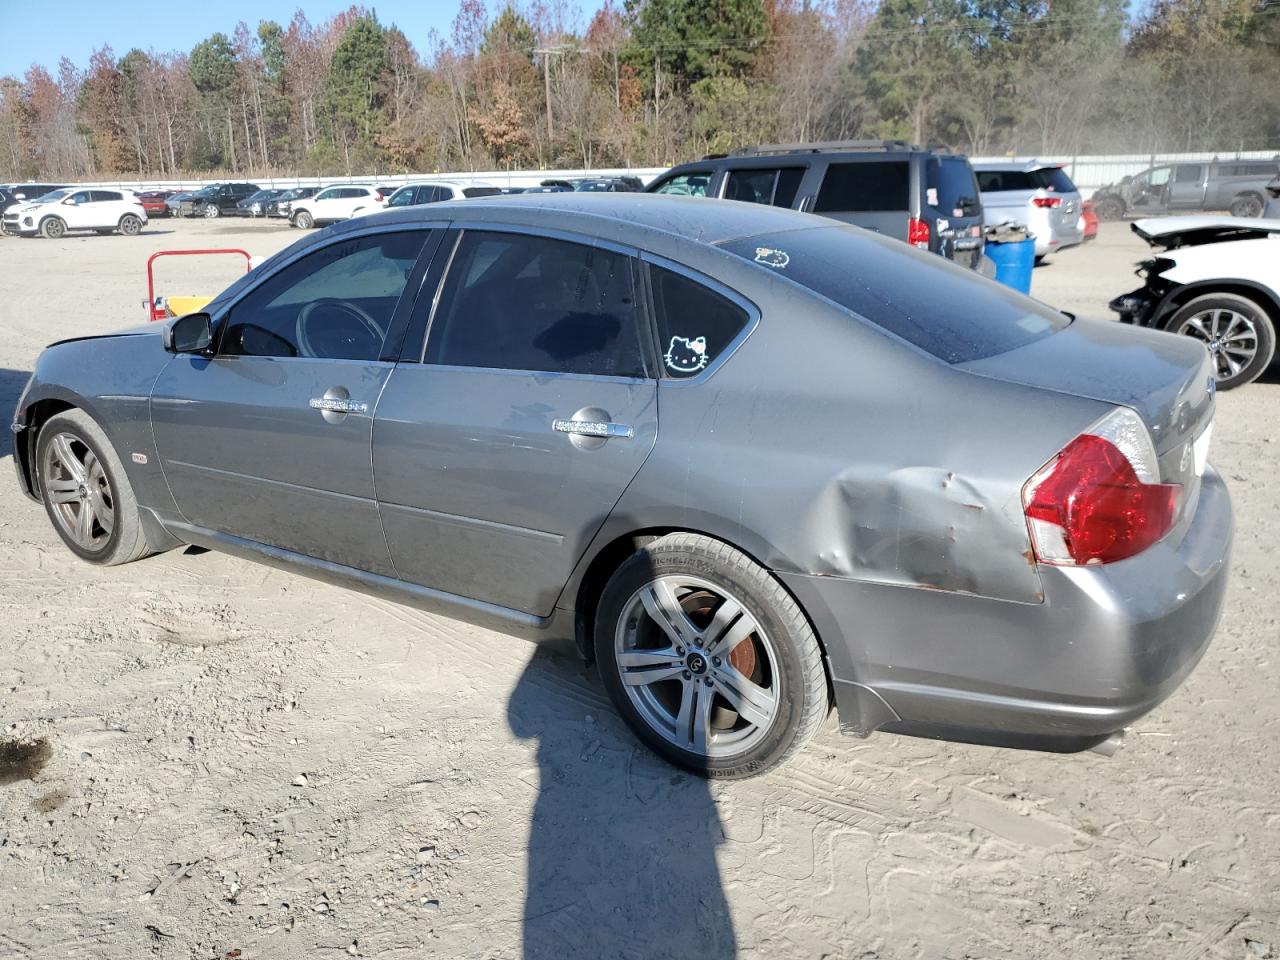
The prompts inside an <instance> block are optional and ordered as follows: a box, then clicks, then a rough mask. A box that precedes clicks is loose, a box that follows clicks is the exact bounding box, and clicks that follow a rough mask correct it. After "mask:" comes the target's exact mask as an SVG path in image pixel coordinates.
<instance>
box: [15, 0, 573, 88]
mask: <svg viewBox="0 0 1280 960" xmlns="http://www.w3.org/2000/svg"><path fill="white" fill-rule="evenodd" d="M362 5H363V6H366V7H370V8H372V9H373V10H375V11H376V12H377V14H378V19H379V20H380V21H381V22H382V23H384V24H388V25H389V24H392V23H394V24H396V25H397V26H398V27H400V29H401V30H403V31H404V32H405V34H406V36H408V38H409V40H410V42H411V43H413V45H414V46H415V47H417V48H418V50H419V51H420V52H421V51H423V50H424V49H425V48H426V46H427V33H428V32H429V31H430V30H431V29H432V28H434V29H436V30H439V31H440V33H442V34H444V35H448V33H449V27H450V24H452V23H453V18H454V16H455V15H456V13H457V11H458V3H457V0H417V2H413V0H398V2H386V0H383V2H368V3H364V4H362ZM349 6H351V0H346V2H342V0H305V2H300V0H252V2H247V0H221V2H217V0H212V2H211V0H205V2H201V0H118V2H113V0H96V2H89V0H52V2H50V3H49V4H48V5H44V4H35V3H32V2H31V0H0V22H3V23H4V24H5V29H4V35H5V40H4V43H3V44H0V76H5V75H9V74H12V75H19V76H20V75H21V74H22V73H24V72H25V71H26V69H27V67H29V66H30V65H31V64H33V63H39V64H43V65H44V66H45V67H48V68H49V70H50V72H54V71H55V70H56V67H57V63H58V60H59V59H61V58H62V57H64V56H65V57H70V58H71V61H72V62H73V63H74V64H75V65H76V66H78V67H80V68H82V69H83V68H84V67H85V66H87V65H88V62H89V55H90V54H91V53H92V52H93V51H94V50H96V49H97V48H98V47H101V46H102V45H103V44H104V43H105V44H110V46H111V48H112V49H113V50H114V51H115V53H116V56H118V57H119V56H123V55H124V54H125V53H127V52H128V51H129V50H130V49H131V48H133V47H140V48H142V49H143V50H148V49H154V50H156V51H157V52H162V53H165V52H169V51H173V50H182V51H189V50H190V49H191V48H192V47H194V46H195V45H196V44H197V43H199V42H200V41H201V40H203V39H204V38H205V37H207V36H209V34H211V33H215V32H216V31H219V30H221V31H222V32H224V33H226V34H227V35H230V34H231V31H232V30H234V29H235V25H236V24H237V23H238V22H239V21H241V20H244V21H245V22H246V23H248V24H249V26H250V27H256V26H257V25H258V21H259V20H277V21H279V22H280V23H281V24H286V23H288V22H289V21H290V20H291V19H292V18H293V14H294V12H295V11H296V10H297V9H298V8H299V7H301V8H302V9H303V10H304V11H305V13H306V15H307V19H309V20H310V21H311V22H312V23H317V24H318V23H322V22H323V21H325V20H327V19H328V18H329V17H331V16H333V15H334V14H335V13H338V12H340V11H342V10H345V9H347V7H349ZM495 6H497V3H496V2H494V0H490V3H489V7H490V8H491V9H492V8H493V7H495ZM567 6H568V7H570V8H571V9H572V8H577V9H579V10H581V9H583V7H584V5H583V4H582V3H572V2H571V3H569V4H567ZM29 21H38V22H36V23H32V24H31V28H30V29H24V28H23V27H22V26H21V25H22V24H23V23H26V22H29Z"/></svg>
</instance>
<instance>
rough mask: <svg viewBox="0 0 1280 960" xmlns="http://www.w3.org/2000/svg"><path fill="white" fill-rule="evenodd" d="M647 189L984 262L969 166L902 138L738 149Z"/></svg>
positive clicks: (963, 261) (674, 172)
mask: <svg viewBox="0 0 1280 960" xmlns="http://www.w3.org/2000/svg"><path fill="white" fill-rule="evenodd" d="M647 190H648V192H649V193H667V194H685V195H688V196H694V197H721V198H724V199H726V200H745V201H747V202H748V203H768V204H772V205H773V206H775V207H790V208H791V209H793V210H803V211H805V212H808V213H816V214H820V215H821V216H824V217H830V218H831V219H833V220H842V221H844V222H845V223H853V224H857V225H858V226H860V227H866V228H867V229H868V230H874V231H875V232H876V233H883V234H884V235H885V236H889V237H896V238H897V239H899V240H905V241H906V242H907V243H910V244H911V245H912V246H915V247H920V248H921V249H924V250H931V251H933V252H934V253H939V254H941V255H942V256H944V257H946V258H947V259H949V260H953V261H955V262H956V263H958V264H960V265H962V266H966V267H973V268H977V267H978V265H979V263H980V262H981V260H982V248H983V239H982V201H981V200H980V199H979V194H978V183H977V180H976V179H975V178H974V175H973V169H972V168H971V167H970V166H969V160H968V159H967V158H966V157H964V156H961V155H959V154H954V153H949V152H947V151H943V150H933V149H926V148H924V147H920V146H916V145H914V144H910V143H907V142H905V141H902V140H841V141H836V142H833V143H811V144H801V143H783V144H766V145H763V146H757V147H744V148H742V149H741V150H735V151H734V152H733V153H730V154H727V155H726V154H712V155H710V156H708V157H704V158H703V159H702V160H699V161H697V162H695V163H684V164H681V165H680V166H678V167H672V168H671V169H670V170H668V171H667V172H666V173H664V174H662V176H660V177H658V179H657V180H655V181H654V182H653V183H652V184H650V185H649V187H648V188H647Z"/></svg>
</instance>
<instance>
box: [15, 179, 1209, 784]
mask: <svg viewBox="0 0 1280 960" xmlns="http://www.w3.org/2000/svg"><path fill="white" fill-rule="evenodd" d="M1213 413H1214V378H1213V370H1212V368H1211V366H1210V362H1209V355H1208V353H1207V351H1206V350H1205V349H1204V347H1203V346H1202V345H1201V344H1199V343H1195V342H1193V341H1191V340H1190V339H1188V338H1185V337H1176V336H1171V335H1169V334H1166V333H1161V332H1157V331H1152V330H1145V329H1134V328H1130V327H1125V326H1122V325H1119V324H1111V323H1095V322H1087V321H1084V320H1077V319H1074V318H1072V317H1070V316H1067V315H1064V314H1061V313H1058V312H1055V311H1054V310H1052V309H1049V308H1047V307H1045V306H1044V305H1043V304H1040V303H1038V302H1037V301H1034V300H1031V299H1029V298H1027V297H1023V296H1021V295H1019V294H1016V293H1013V292H1011V291H1009V290H1007V289H1006V288H1004V287H1000V286H997V285H996V284H994V283H992V282H989V281H987V280H985V279H983V278H981V277H979V276H977V275H976V274H974V273H973V272H972V271H969V270H964V269H961V268H959V267H956V266H954V265H952V264H949V263H947V262H945V261H943V260H942V259H940V258H938V257H934V256H930V255H928V254H926V253H922V252H919V251H916V250H913V249H911V248H910V247H908V246H906V245H905V244H901V243H898V242H896V241H893V240H887V239H884V238H882V237H879V236H877V235H875V234H873V233H868V232H865V231H863V230H860V229H858V228H856V227H848V226H842V225H838V224H832V223H831V222H830V221H829V220H825V219H821V218H817V217H813V216H809V215H806V214H803V213H797V212H792V211H789V210H782V209H777V208H770V207H759V206H755V205H750V204H743V203H733V202H730V201H723V202H722V201H709V200H704V199H696V200H695V199H688V198H681V197H665V196H660V195H646V194H616V193H615V194H594V195H593V194H586V195H584V194H540V195H530V196H525V197H503V198H494V199H482V200H470V201H467V202H466V203H465V204H429V205H425V206H417V207H409V208H406V209H404V210H394V211H387V212H384V213H380V214H376V215H374V216H369V217H364V218H360V219H357V220H352V221H349V222H344V223H341V224H338V225H336V226H333V227H330V228H328V229H325V230H321V231H318V232H317V233H315V234H313V235H310V236H307V237H305V238H304V239H302V240H299V241H298V242H297V243H295V244H294V245H293V246H291V247H289V248H288V249H286V250H284V251H283V252H281V253H279V254H277V255H275V256H274V257H272V258H271V259H269V260H267V261H266V262H265V263H263V264H262V265H261V266H259V267H258V268H256V269H255V270H254V271H253V272H252V273H250V274H247V275H246V276H244V277H243V278H241V279H240V280H238V281H237V282H236V283H234V284H233V285H232V286H231V287H229V288H228V289H227V290H226V291H224V292H223V293H222V294H220V295H219V296H218V297H217V298H216V299H215V300H214V301H213V302H212V303H210V304H209V306H208V308H207V310H206V312H204V313H200V314H192V315H189V316H185V317H181V318H179V319H177V320H173V321H170V322H169V323H167V324H163V325H155V326H148V327H143V328H138V329H134V330H127V331H124V332H122V333H118V334H113V335H108V336H102V337H95V338H87V339H78V340H70V341H66V342H63V343H58V344H55V345H53V346H51V347H49V348H48V349H47V350H46V351H45V352H44V353H43V354H42V355H41V357H40V360H39V362H38V364H37V365H36V369H35V372H34V374H33V376H32V378H31V381H30V383H29V384H28V386H27V388H26V390H25V392H24V393H23V395H22V397H21V399H20V401H19V404H18V408H17V411H16V414H15V419H14V423H13V430H14V431H15V433H16V442H15V451H16V456H15V458H14V459H15V462H16V464H17V468H18V474H19V481H20V483H21V486H22V488H23V490H24V491H26V492H27V493H28V494H29V495H30V496H32V497H33V498H37V499H39V500H41V501H42V502H43V504H44V506H45V509H46V511H47V512H48V515H49V518H50V519H51V521H52V522H53V525H54V528H55V529H56V530H57V532H58V534H59V535H60V536H61V537H62V539H63V540H64V541H65V542H66V544H67V546H68V548H69V549H71V550H72V551H73V552H75V553H76V554H77V555H78V556H80V557H82V558H83V559H85V560H87V561H89V562H92V563H98V564H118V563H124V562H127V561H131V560H138V559H141V558H142V557H144V556H147V555H148V554H152V553H156V552H159V551H163V550H168V549H171V548H173V547H177V546H179V545H181V544H196V545H200V546H204V547H209V548H213V549H218V550H224V551H228V552H231V553H233V554H238V555H240V556H243V557H248V558H252V559H255V560H259V561H263V562H266V563H270V564H275V565H279V566H284V567H286V568H289V569H292V570H295V571H297V572H300V573H303V574H307V575H310V576H314V577H318V578H322V579H325V580H329V581H334V582H339V583H343V584H346V585H349V586H351V587H354V588H356V589H360V590H365V591H370V592H375V593H378V594H380V595H383V596H386V597H390V598H393V599H396V600H398V601H400V602H403V603H407V604H412V605H415V606H418V607H421V608H424V609H428V610H432V611H437V612H443V613H445V614H448V615H450V616H454V617H457V618H460V619H463V620H467V621H470V622H474V623H479V624H482V625H486V626H489V627H493V628H496V629H499V630H502V631H505V632H507V633H509V634H514V635H523V636H527V637H531V638H547V639H551V638H556V639H564V640H567V641H572V642H574V643H576V647H577V650H578V651H579V652H580V653H581V655H582V656H583V657H584V658H587V659H588V660H593V661H594V662H595V663H596V665H597V666H598V669H599V671H600V676H601V679H602V681H603V683H604V685H605V686H606V687H607V689H608V691H609V694H610V696H611V697H612V699H613V702H614V703H615V704H616V706H617V709H618V710H619V711H620V712H621V714H622V715H623V717H624V718H625V719H626V721H627V722H628V723H629V724H630V726H631V727H632V728H633V729H634V731H635V733H636V735H637V736H638V737H639V738H641V739H642V740H643V741H644V742H645V743H647V744H648V745H649V746H651V747H652V748H653V749H654V750H656V751H657V752H658V753H660V754H662V755H663V756H665V757H667V758H668V759H669V760H671V761H672V762H674V763H676V764H679V765H681V766H683V767H686V768H688V769H691V770H694V771H697V772H699V773H701V774H703V775H705V776H715V777H741V776H748V775H752V774H757V773H761V772H763V771H765V770H768V769H770V768H772V767H774V766H776V765H777V764H779V763H781V762H782V761H784V760H785V759H786V758H787V757H788V756H790V755H792V754H793V753H795V752H796V751H798V750H799V749H801V747H802V746H803V745H804V744H805V742H806V741H807V740H808V739H809V738H810V737H811V736H812V735H813V734H814V732H815V731H816V730H817V728H818V727H819V725H820V724H821V723H822V721H823V719H824V718H825V717H826V716H827V714H828V713H829V711H830V708H831V706H832V705H834V707H835V708H836V710H837V711H838V715H839V722H840V726H841V728H842V729H843V730H844V731H845V732H847V733H852V734H856V735H861V736H865V735H867V734H869V733H871V732H872V731H875V730H886V731H897V732H901V733H909V734H916V735H927V736H934V737H944V738H952V739H959V740H965V741H972V742H981V743H990V744H1000V745H1009V746H1018V747H1026V748H1033V749H1042V750H1054V751H1073V750H1083V749H1090V748H1101V749H1102V750H1104V751H1106V750H1108V749H1110V748H1111V747H1112V746H1113V745H1114V743H1115V742H1116V739H1117V737H1118V735H1119V734H1120V733H1121V732H1122V731H1123V730H1124V728H1125V727H1126V726H1127V725H1129V724H1131V723H1132V722H1134V721H1135V720H1136V719H1137V718H1139V717H1140V716H1142V715H1143V714H1145V713H1146V712H1148V711H1149V710H1151V709H1152V708H1153V707H1154V706H1155V705H1156V704H1158V703H1159V702H1160V701H1161V700H1162V699H1164V698H1165V697H1167V696H1169V695H1170V694H1171V693H1172V692H1173V691H1174V689H1175V688H1176V687H1177V685H1178V684H1179V683H1180V682H1181V681H1182V680H1183V678H1184V677H1186V675H1187V674H1188V673H1189V672H1190V671H1191V669H1192V668H1193V667H1194V666H1195V664H1196V662H1197V660H1198V659H1199V658H1200V656H1201V654H1202V653H1203V652H1204V650H1205V648H1206V646H1207V645H1208V643H1209V639H1210V637H1211V635H1212V634H1213V631H1214V629H1215V625H1216V622H1217V619H1218V615H1219V611H1220V608H1221V606H1222V598H1223V591H1224V589H1225V586H1226V580H1227V569H1228V558H1229V552H1230V545H1231V536H1232V514H1231V505H1230V500H1229V498H1228V495H1227V490H1226V488H1225V486H1224V485H1223V482H1222V480H1221V478H1220V477H1219V476H1218V474H1217V473H1215V472H1214V470H1213V468H1212V467H1211V466H1209V464H1208V462H1207V452H1208V445H1209V435H1210V427H1211V424H1212V418H1213Z"/></svg>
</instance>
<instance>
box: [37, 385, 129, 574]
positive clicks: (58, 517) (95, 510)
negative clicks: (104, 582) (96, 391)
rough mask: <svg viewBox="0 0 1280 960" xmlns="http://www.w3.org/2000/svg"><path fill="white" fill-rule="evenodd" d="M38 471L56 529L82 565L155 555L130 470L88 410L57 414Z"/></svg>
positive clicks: (43, 431)
mask: <svg viewBox="0 0 1280 960" xmlns="http://www.w3.org/2000/svg"><path fill="white" fill-rule="evenodd" d="M35 470H36V485H37V489H38V490H39V492H40V499H41V501H43V503H44V508H45V512H46V513H47V514H48V515H49V520H50V521H51V522H52V523H53V528H54V529H55V530H56V531H57V532H58V536H60V537H61V538H62V542H63V543H65V544H66V545H67V547H68V548H70V550H71V552H72V553H74V554H75V555H76V556H78V557H79V558H80V559H81V560H86V561H88V562H89V563H96V564H99V565H101V566H116V565H118V564H121V563H129V562H130V561H133V560H140V559H141V558H142V557H145V556H146V555H147V554H148V553H151V552H153V551H152V550H151V549H150V546H149V545H148V543H147V536H146V533H145V532H144V530H143V528H142V517H141V515H140V513H139V512H138V501H137V499H136V498H135V497H134V495H133V487H131V486H130V485H129V477H128V475H127V474H126V473H125V472H124V465H123V464H121V462H120V458H119V457H118V456H116V451H115V448H114V447H113V446H112V445H111V441H110V440H108V439H107V435H106V434H105V433H103V432H102V428H101V427H99V426H98V425H97V423H95V422H94V421H93V419H92V418H91V417H90V416H89V415H88V414H87V413H85V412H84V411H83V410H76V409H72V410H66V411H64V412H62V413H59V414H55V415H54V416H52V417H50V418H49V419H48V420H47V421H46V422H45V424H44V426H42V427H41V428H40V434H39V436H38V437H37V438H36V457H35ZM85 511H88V514H87V515H86V513H85Z"/></svg>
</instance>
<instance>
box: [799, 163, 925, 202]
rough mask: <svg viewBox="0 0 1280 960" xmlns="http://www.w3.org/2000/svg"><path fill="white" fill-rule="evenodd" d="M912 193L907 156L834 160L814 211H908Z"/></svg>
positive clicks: (819, 191)
mask: <svg viewBox="0 0 1280 960" xmlns="http://www.w3.org/2000/svg"><path fill="white" fill-rule="evenodd" d="M910 196H911V170H910V165H909V164H908V163H907V161H905V160H868V161H862V162H859V163H833V164H831V165H829V166H828V167H827V172H826V174H824V175H823V178H822V186H821V187H819V188H818V197H817V199H816V200H815V201H814V204H813V212H814V213H885V212H895V211H903V212H906V211H909V210H910V209H911V199H910Z"/></svg>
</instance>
